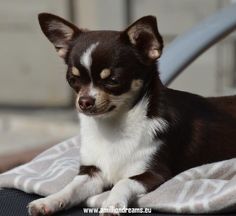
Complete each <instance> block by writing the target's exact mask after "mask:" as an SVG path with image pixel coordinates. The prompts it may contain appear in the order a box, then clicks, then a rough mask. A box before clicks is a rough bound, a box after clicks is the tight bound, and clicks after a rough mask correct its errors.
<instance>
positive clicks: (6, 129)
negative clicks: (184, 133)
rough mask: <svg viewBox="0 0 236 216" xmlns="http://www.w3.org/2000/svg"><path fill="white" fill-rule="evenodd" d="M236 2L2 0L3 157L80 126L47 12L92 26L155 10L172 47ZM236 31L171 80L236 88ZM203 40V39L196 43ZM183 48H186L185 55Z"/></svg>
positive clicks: (118, 24) (202, 90)
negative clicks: (45, 23) (46, 24)
mask: <svg viewBox="0 0 236 216" xmlns="http://www.w3.org/2000/svg"><path fill="white" fill-rule="evenodd" d="M232 2H233V1H232V0H214V1H213V0H198V1H196V0H175V1H173V0H54V1H53V0H50V1H32V0H10V1H9V0H0V47H1V50H2V51H1V52H0V158H1V157H5V158H6V157H8V155H11V154H15V157H18V156H17V155H19V153H23V155H24V157H27V153H24V152H26V151H27V152H29V151H31V150H33V149H43V148H46V147H48V146H50V145H53V144H55V143H57V142H59V141H62V140H64V139H66V138H68V137H71V136H73V135H75V134H76V133H77V132H78V126H77V118H76V112H75V110H74V104H73V92H72V91H71V89H70V88H69V86H68V85H67V83H66V80H65V68H66V67H65V65H64V64H63V61H62V60H61V59H60V58H59V57H58V56H57V54H56V52H55V50H54V47H53V46H52V44H50V43H49V41H48V40H47V39H46V38H45V36H44V35H43V34H42V33H41V30H40V28H39V25H38V21H37V14H38V13H40V12H49V13H54V14H57V15H59V16H62V17H64V18H66V19H68V20H70V21H72V22H74V23H76V24H78V25H79V26H80V27H86V28H89V29H114V30H121V29H124V28H125V27H126V26H127V25H128V24H130V23H131V22H133V21H135V20H136V19H138V18H140V17H141V16H144V15H149V14H152V15H155V16H157V19H158V25H159V30H160V32H161V34H162V35H163V37H164V41H165V45H166V46H168V43H170V42H171V41H172V40H173V39H174V38H175V37H176V36H178V35H181V34H183V33H184V32H186V31H187V30H189V29H190V28H191V27H193V26H194V25H196V24H197V23H198V22H200V21H201V20H203V19H204V18H206V17H207V16H209V15H211V14H212V13H214V12H215V11H217V10H219V9H220V8H222V7H225V6H227V5H229V4H231V3H232ZM235 39H236V37H235V34H231V35H230V36H228V37H227V38H225V39H224V40H223V41H221V42H220V43H218V44H217V45H216V46H214V47H213V48H211V49H209V50H208V51H207V52H206V53H205V54H204V55H202V56H201V57H200V58H198V59H197V60H196V61H195V62H194V63H193V64H191V66H190V67H188V68H187V69H186V71H185V72H184V73H182V74H181V75H180V76H179V77H178V78H177V79H176V80H175V81H174V82H173V83H172V84H171V85H170V87H171V88H175V89H180V90H186V91H190V92H194V93H197V94H202V95H204V96H216V95H227V94H235V93H236V73H235V72H236V63H235V57H236V40H235ZM196 43H198V41H196ZM181 52H184V50H180V53H181Z"/></svg>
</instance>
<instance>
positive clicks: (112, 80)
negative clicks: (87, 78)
mask: <svg viewBox="0 0 236 216" xmlns="http://www.w3.org/2000/svg"><path fill="white" fill-rule="evenodd" d="M106 85H107V86H108V87H118V86H119V85H120V81H119V80H117V79H116V78H115V77H111V78H110V79H108V80H107V81H106Z"/></svg>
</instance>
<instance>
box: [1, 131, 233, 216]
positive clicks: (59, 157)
mask: <svg viewBox="0 0 236 216" xmlns="http://www.w3.org/2000/svg"><path fill="white" fill-rule="evenodd" d="M78 155H79V137H78V136H77V137H74V138H71V139H69V140H66V141H65V142H62V143H60V144H57V145H55V146H54V147H52V148H50V149H48V150H47V151H45V152H43V153H41V154H40V155H38V156H37V157H36V158H34V159H33V160H32V161H31V162H29V163H27V164H24V165H22V166H19V167H16V168H14V169H12V170H10V171H8V172H5V173H3V174H1V175H0V187H1V188H4V187H6V188H16V189H19V190H22V191H25V192H27V193H36V194H39V195H42V196H47V195H49V194H52V193H55V192H57V191H59V190H61V189H62V188H63V187H64V186H65V185H67V184H68V183H69V182H70V181H72V179H73V178H74V177H75V176H76V175H77V174H78V171H79V158H78ZM108 193H109V191H108V192H104V193H103V194H101V195H98V196H96V197H95V198H93V199H88V200H87V205H88V206H90V207H99V206H101V203H102V202H103V201H104V199H105V198H106V197H107V195H108ZM136 204H137V206H140V207H151V208H153V209H156V210H158V211H161V212H173V213H218V212H227V211H232V210H236V159H231V160H226V161H221V162H217V163H213V164H207V165H203V166H200V167H196V168H193V169H190V170H187V171H185V172H183V173H181V174H179V175H177V176H176V177H174V178H172V179H171V180H169V181H167V182H166V183H164V184H163V185H161V186H160V187H159V188H157V189H156V190H154V191H152V192H151V193H148V194H146V195H143V196H141V197H139V198H138V200H137V201H136Z"/></svg>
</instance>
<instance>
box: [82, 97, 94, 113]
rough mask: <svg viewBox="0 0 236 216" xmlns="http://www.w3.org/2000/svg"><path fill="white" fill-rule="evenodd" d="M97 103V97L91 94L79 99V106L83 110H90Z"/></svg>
mask: <svg viewBox="0 0 236 216" xmlns="http://www.w3.org/2000/svg"><path fill="white" fill-rule="evenodd" d="M94 104H95V99H94V98H92V97H89V96H83V97H80V99H79V107H80V108H81V110H84V111H85V110H90V109H91V108H92V107H93V106H94Z"/></svg>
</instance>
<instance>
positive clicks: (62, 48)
mask: <svg viewBox="0 0 236 216" xmlns="http://www.w3.org/2000/svg"><path fill="white" fill-rule="evenodd" d="M38 19H39V24H40V27H41V29H42V31H43V33H44V34H45V36H46V37H47V38H48V39H49V40H50V41H51V42H52V43H53V45H54V46H55V48H56V50H57V53H58V55H59V56H60V57H62V58H65V56H66V54H67V52H68V49H69V46H70V43H71V41H73V39H75V38H76V37H77V36H78V35H79V34H81V33H82V30H80V29H79V28H77V27H76V26H75V25H73V24H72V23H70V22H68V21H66V20H64V19H63V18H61V17H58V16H56V15H53V14H49V13H41V14H39V15H38Z"/></svg>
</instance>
